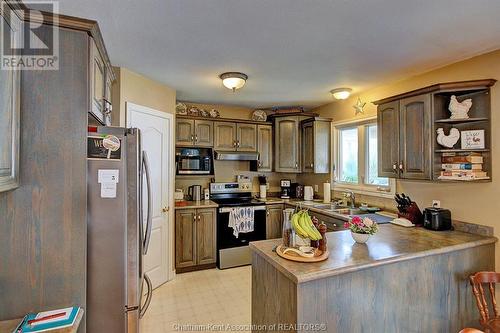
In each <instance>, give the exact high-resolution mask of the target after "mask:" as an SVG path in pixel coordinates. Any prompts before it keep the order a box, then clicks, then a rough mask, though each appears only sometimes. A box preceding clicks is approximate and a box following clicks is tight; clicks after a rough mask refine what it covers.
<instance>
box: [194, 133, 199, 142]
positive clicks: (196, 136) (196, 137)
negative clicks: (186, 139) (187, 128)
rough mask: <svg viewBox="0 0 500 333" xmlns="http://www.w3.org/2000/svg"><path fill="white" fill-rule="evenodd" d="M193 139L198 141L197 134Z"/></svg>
mask: <svg viewBox="0 0 500 333" xmlns="http://www.w3.org/2000/svg"><path fill="white" fill-rule="evenodd" d="M194 141H196V142H198V134H196V135H195V136H194Z"/></svg>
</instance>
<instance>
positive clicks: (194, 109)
mask: <svg viewBox="0 0 500 333" xmlns="http://www.w3.org/2000/svg"><path fill="white" fill-rule="evenodd" d="M188 115H189V116H199V115H200V109H198V108H197V107H196V106H192V107H190V108H189V110H188Z"/></svg>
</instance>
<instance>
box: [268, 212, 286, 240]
mask: <svg viewBox="0 0 500 333" xmlns="http://www.w3.org/2000/svg"><path fill="white" fill-rule="evenodd" d="M282 228H283V205H268V206H267V207H266V239H274V238H280V237H281V236H282Z"/></svg>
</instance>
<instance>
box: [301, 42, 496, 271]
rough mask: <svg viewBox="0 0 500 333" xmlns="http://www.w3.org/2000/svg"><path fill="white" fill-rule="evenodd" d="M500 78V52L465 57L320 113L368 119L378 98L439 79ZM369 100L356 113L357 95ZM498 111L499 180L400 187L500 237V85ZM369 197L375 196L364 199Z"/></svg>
mask: <svg viewBox="0 0 500 333" xmlns="http://www.w3.org/2000/svg"><path fill="white" fill-rule="evenodd" d="M489 78H493V79H497V80H498V79H500V50H497V51H494V52H491V53H487V54H484V55H481V56H477V57H474V58H471V59H468V60H465V61H461V62H458V63H455V64H452V65H449V66H446V67H443V68H440V69H436V70H433V71H431V72H428V73H425V74H422V75H418V76H416V77H412V78H409V79H407V80H404V81H401V82H396V83H390V84H381V85H380V86H378V87H376V88H374V89H371V90H369V91H366V92H363V93H361V94H360V95H359V96H357V95H354V96H352V97H351V98H349V99H347V100H345V101H339V102H333V103H330V104H327V105H323V106H321V107H319V108H317V109H315V110H314V111H316V112H318V113H320V115H321V116H327V117H331V118H333V119H334V120H335V121H340V120H347V119H352V118H362V117H366V116H370V115H375V114H376V106H375V105H373V104H372V103H370V102H372V101H375V100H378V99H381V98H384V97H388V96H391V95H396V94H399V93H403V92H406V91H409V90H413V89H418V88H421V87H424V86H427V85H431V84H434V83H439V82H449V81H463V80H474V79H489ZM358 97H360V98H361V100H362V101H366V102H367V104H366V107H365V113H364V115H361V116H358V117H355V116H354V109H353V108H352V105H354V104H355V102H356V100H357V98H358ZM491 109H492V113H491V116H492V129H493V131H492V132H493V133H492V162H493V172H492V175H493V181H492V182H491V183H476V184H470V183H468V184H455V183H430V182H416V181H398V182H397V191H399V192H404V193H406V194H409V195H410V196H411V197H412V198H413V199H414V200H415V201H416V202H417V203H418V205H419V206H420V208H422V209H423V208H425V207H428V206H430V205H431V203H432V199H438V200H441V206H442V207H446V208H449V209H451V211H452V216H453V218H454V219H457V220H461V221H467V222H472V223H478V224H484V225H489V226H493V227H495V234H496V236H497V237H499V236H500V217H499V214H498V208H497V206H498V203H499V202H500V164H499V158H500V144H497V143H498V142H499V139H500V116H499V113H498V111H499V110H500V83H497V84H496V85H495V86H494V87H492V89H491ZM323 178H325V177H324V176H321V177H319V176H317V177H314V176H313V177H304V178H300V179H301V180H302V179H304V180H305V181H306V182H319V181H321V180H322V179H323ZM363 200H365V201H367V200H370V199H369V198H367V197H364V198H363ZM375 202H376V203H380V204H382V205H384V206H394V205H393V203H392V200H379V199H377V200H375ZM496 262H497V267H500V253H497V261H496Z"/></svg>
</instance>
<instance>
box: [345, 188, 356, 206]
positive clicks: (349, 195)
mask: <svg viewBox="0 0 500 333" xmlns="http://www.w3.org/2000/svg"><path fill="white" fill-rule="evenodd" d="M344 193H345V194H346V195H347V196H348V197H349V198H350V199H351V208H356V195H355V194H354V192H353V191H351V190H346V191H344Z"/></svg>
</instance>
